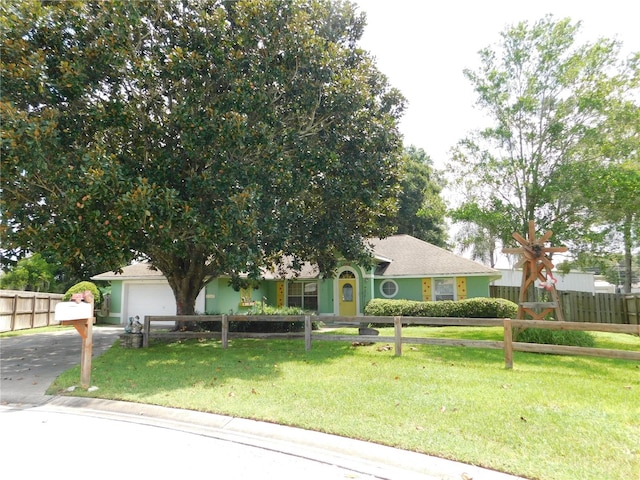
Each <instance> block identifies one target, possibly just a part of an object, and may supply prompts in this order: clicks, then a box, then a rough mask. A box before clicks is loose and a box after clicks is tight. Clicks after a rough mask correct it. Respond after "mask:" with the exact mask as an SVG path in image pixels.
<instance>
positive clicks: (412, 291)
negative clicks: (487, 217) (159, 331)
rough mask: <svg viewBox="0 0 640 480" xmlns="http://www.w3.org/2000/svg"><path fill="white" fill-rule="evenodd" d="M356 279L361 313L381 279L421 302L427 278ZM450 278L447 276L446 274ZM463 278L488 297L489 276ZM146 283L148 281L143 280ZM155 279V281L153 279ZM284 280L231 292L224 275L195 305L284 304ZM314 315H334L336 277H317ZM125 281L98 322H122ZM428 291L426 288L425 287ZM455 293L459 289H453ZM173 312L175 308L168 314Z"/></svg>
mask: <svg viewBox="0 0 640 480" xmlns="http://www.w3.org/2000/svg"><path fill="white" fill-rule="evenodd" d="M350 270H351V271H353V272H354V273H355V274H356V276H357V280H358V287H359V291H358V294H359V302H358V309H359V310H358V314H359V315H360V314H362V313H363V311H364V308H365V306H366V305H367V303H368V302H369V301H370V300H371V299H373V298H388V297H385V296H384V295H383V294H382V292H381V291H380V287H381V285H382V283H383V282H384V281H385V280H393V281H394V282H395V283H396V285H397V286H398V291H397V293H396V295H395V296H393V297H391V298H392V299H403V300H404V299H406V300H415V301H423V290H424V285H425V281H426V283H430V281H431V279H430V278H393V279H391V278H374V277H373V276H372V275H371V273H370V272H363V271H362V270H361V269H360V268H350ZM449 278H450V277H449ZM460 278H464V279H465V282H464V284H465V288H466V297H467V298H474V297H488V296H489V283H490V278H489V277H484V276H473V277H458V278H457V279H456V280H458V279H460ZM144 282H145V281H144V280H139V281H135V282H134V283H138V284H139V283H144ZM147 282H149V281H147ZM155 282H157V281H155ZM286 282H287V281H282V280H277V281H276V280H266V281H263V282H261V284H260V286H259V288H258V289H253V288H252V289H250V290H248V291H245V292H239V291H235V290H234V289H233V288H232V287H231V286H230V285H229V284H228V283H229V279H228V278H216V279H213V280H212V281H210V282H209V283H208V284H207V285H206V287H205V292H204V295H201V297H203V298H201V299H200V300H201V304H200V306H196V310H197V311H198V312H202V313H205V314H211V315H212V314H223V313H227V314H228V313H233V314H238V313H240V314H242V313H243V312H246V311H248V310H249V309H250V308H251V306H243V305H241V297H242V293H244V294H245V295H247V294H248V295H249V299H250V300H251V301H253V302H260V301H262V299H263V298H266V301H265V302H266V304H267V305H270V306H277V305H278V302H279V301H284V305H286V292H287V289H286ZM317 282H318V314H319V315H325V316H326V315H334V314H337V313H338V300H339V297H338V295H339V294H338V292H337V283H338V282H337V280H335V279H318V280H317ZM126 283H131V282H127V281H121V280H114V281H111V285H112V287H111V302H110V309H109V314H108V316H107V317H101V319H100V320H101V322H103V323H111V324H123V323H125V322H126V319H127V318H126V317H127V315H128V313H127V305H125V303H126V302H127V298H126V294H125V292H126V291H127V288H126ZM428 291H430V290H428ZM456 296H459V292H456ZM154 302H155V303H157V302H156V300H154V299H153V298H150V299H149V303H150V305H153V304H154ZM168 314H169V315H173V314H175V310H174V311H171V312H169V313H168Z"/></svg>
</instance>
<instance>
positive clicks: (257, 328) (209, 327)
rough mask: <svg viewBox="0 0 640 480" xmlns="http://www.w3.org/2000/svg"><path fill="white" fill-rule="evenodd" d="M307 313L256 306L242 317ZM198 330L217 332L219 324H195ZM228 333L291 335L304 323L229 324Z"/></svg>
mask: <svg viewBox="0 0 640 480" xmlns="http://www.w3.org/2000/svg"><path fill="white" fill-rule="evenodd" d="M308 314H309V312H306V311H304V310H303V309H302V308H298V307H272V306H270V305H266V304H256V306H254V307H252V308H251V309H250V310H248V311H247V312H246V313H244V315H280V316H285V315H292V316H293V315H308ZM197 327H198V329H200V330H204V331H211V332H219V331H220V330H221V324H220V323H217V322H213V323H212V322H197ZM318 328H319V325H318V323H317V322H313V323H312V329H313V330H317V329H318ZM229 331H230V332H256V333H291V332H303V331H304V322H286V321H283V322H255V321H251V322H229Z"/></svg>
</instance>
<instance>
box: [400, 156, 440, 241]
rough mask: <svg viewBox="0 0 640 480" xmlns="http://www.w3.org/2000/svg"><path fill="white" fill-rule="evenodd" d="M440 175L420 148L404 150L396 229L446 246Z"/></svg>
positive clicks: (401, 232)
mask: <svg viewBox="0 0 640 480" xmlns="http://www.w3.org/2000/svg"><path fill="white" fill-rule="evenodd" d="M443 184H444V179H443V178H442V177H441V175H440V174H439V172H437V171H436V170H435V169H434V168H433V161H432V160H431V158H429V156H428V155H427V153H426V152H425V151H424V150H423V149H422V148H417V147H415V146H413V145H412V146H410V147H408V148H406V149H405V150H404V154H403V158H402V168H401V177H400V194H399V197H398V213H397V216H396V219H395V222H394V223H395V225H396V227H397V233H400V234H408V235H412V236H414V237H416V238H420V239H421V240H424V241H425V242H429V243H432V244H434V245H438V246H439V247H446V246H447V240H448V238H447V233H446V228H445V220H444V217H445V214H446V211H447V209H446V206H445V203H444V200H443V199H442V197H441V196H440V193H441V192H442V188H443V186H444V185H443Z"/></svg>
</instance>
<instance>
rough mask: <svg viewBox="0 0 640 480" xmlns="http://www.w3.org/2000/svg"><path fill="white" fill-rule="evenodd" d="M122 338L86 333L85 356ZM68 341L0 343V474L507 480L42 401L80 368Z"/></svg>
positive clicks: (255, 429) (323, 444)
mask: <svg viewBox="0 0 640 480" xmlns="http://www.w3.org/2000/svg"><path fill="white" fill-rule="evenodd" d="M121 332H122V329H121V328H105V327H99V328H95V329H94V336H93V339H94V346H93V353H94V355H99V354H100V353H102V352H103V351H105V350H106V349H107V348H109V347H110V346H111V345H113V343H114V342H115V341H116V340H117V335H118V334H119V333H121ZM80 348H81V339H80V336H79V335H78V334H77V333H76V332H75V330H73V331H65V332H56V333H43V334H36V335H23V336H18V337H10V338H2V339H0V366H1V375H0V454H1V455H2V459H3V460H2V471H6V472H10V471H14V469H16V468H20V469H21V470H20V471H22V472H24V473H25V475H27V473H28V474H29V475H28V476H29V477H30V478H45V477H46V478H52V479H54V480H56V479H58V478H60V479H62V478H64V479H65V480H67V479H71V480H73V479H76V478H77V479H86V478H87V477H96V476H97V477H98V478H100V477H102V476H107V475H115V476H118V477H120V478H124V479H125V480H126V479H129V478H156V479H164V478H167V479H168V478H171V479H172V480H173V479H175V478H179V477H178V475H179V476H184V475H185V474H186V475H187V476H189V477H192V476H197V475H200V474H202V475H206V476H209V477H214V478H215V477H217V476H220V477H222V478H224V479H225V480H236V479H237V480H248V479H266V480H269V479H278V480H300V479H304V480H316V479H317V480H338V479H352V480H354V479H355V480H371V479H390V480H391V479H393V480H413V479H415V480H435V479H438V480H454V479H455V480H460V479H473V480H515V479H516V477H513V476H510V475H505V474H502V473H498V472H493V471H491V470H486V469H481V468H477V467H473V466H470V465H465V464H461V463H458V462H451V461H448V460H443V459H439V458H436V457H430V456H427V455H421V454H417V453H413V452H407V451H404V450H398V449H394V448H390V447H385V446H381V445H376V444H371V443H367V442H361V441H357V440H351V439H347V438H342V437H338V436H334V435H327V434H322V433H318V432H310V431H306V430H302V429H298V428H291V427H284V426H280V425H274V424H269V423H264V422H256V421H252V420H246V419H241V418H232V417H226V416H222V415H212V414H204V413H200V412H192V411H189V410H181V409H173V408H165V407H157V406H152V405H142V404H135V403H128V402H114V401H107V400H100V399H88V398H79V397H63V396H47V395H45V391H46V389H47V388H48V386H49V385H50V384H51V382H53V380H55V378H56V377H57V376H58V375H59V374H60V373H62V372H63V371H65V370H66V369H68V368H70V367H72V366H74V365H77V364H78V363H79V361H80Z"/></svg>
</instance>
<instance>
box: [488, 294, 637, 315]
mask: <svg viewBox="0 0 640 480" xmlns="http://www.w3.org/2000/svg"><path fill="white" fill-rule="evenodd" d="M519 295H520V287H509V286H497V285H492V286H491V287H490V296H491V297H494V298H504V299H507V300H511V301H512V302H514V303H518V301H519ZM558 296H559V297H560V306H561V308H562V313H563V314H564V318H565V319H570V321H573V322H585V323H620V324H624V325H638V321H639V320H638V312H639V311H640V294H624V293H595V294H592V293H589V292H574V291H562V290H561V291H558Z"/></svg>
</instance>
